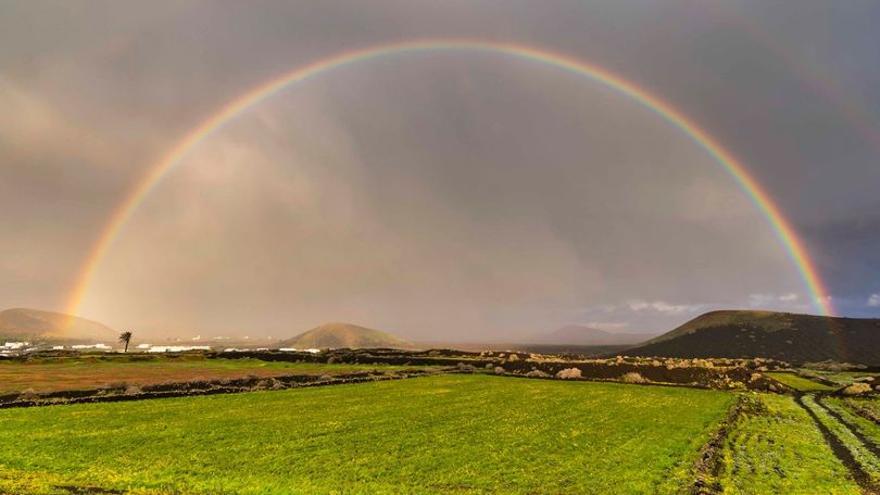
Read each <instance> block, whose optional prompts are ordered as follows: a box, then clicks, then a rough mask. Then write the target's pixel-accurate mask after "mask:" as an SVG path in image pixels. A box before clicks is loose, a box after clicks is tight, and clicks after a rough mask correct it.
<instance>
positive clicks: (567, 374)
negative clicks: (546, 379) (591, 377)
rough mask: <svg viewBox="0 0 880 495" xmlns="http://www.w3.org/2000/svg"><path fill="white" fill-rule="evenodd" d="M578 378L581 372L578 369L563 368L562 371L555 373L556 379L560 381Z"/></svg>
mask: <svg viewBox="0 0 880 495" xmlns="http://www.w3.org/2000/svg"><path fill="white" fill-rule="evenodd" d="M580 377H581V370H579V369H578V368H565V369H564V370H560V371H559V372H558V373H556V378H559V379H562V380H571V379H575V378H580Z"/></svg>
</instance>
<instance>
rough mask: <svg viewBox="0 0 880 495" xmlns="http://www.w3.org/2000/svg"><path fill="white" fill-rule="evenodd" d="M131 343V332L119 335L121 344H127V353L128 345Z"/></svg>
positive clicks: (126, 350)
mask: <svg viewBox="0 0 880 495" xmlns="http://www.w3.org/2000/svg"><path fill="white" fill-rule="evenodd" d="M129 342H131V332H122V333H120V334H119V343H120V344H125V351H124V352H128V343H129Z"/></svg>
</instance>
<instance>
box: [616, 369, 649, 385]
mask: <svg viewBox="0 0 880 495" xmlns="http://www.w3.org/2000/svg"><path fill="white" fill-rule="evenodd" d="M620 381H622V382H623V383H648V380H647V379H646V378H645V377H643V376H642V375H641V374H639V373H636V372H635V371H630V372H629V373H625V374H624V375H623V376H621V377H620Z"/></svg>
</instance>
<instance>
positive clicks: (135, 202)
mask: <svg viewBox="0 0 880 495" xmlns="http://www.w3.org/2000/svg"><path fill="white" fill-rule="evenodd" d="M449 50H464V51H470V52H484V53H492V54H499V55H506V56H510V57H514V58H518V59H523V60H530V61H534V62H538V63H541V64H545V65H548V66H552V67H556V68H558V69H561V70H563V71H567V72H570V73H573V74H577V75H580V76H583V77H586V78H588V79H590V80H592V81H595V82H598V83H601V84H603V85H605V86H607V87H609V88H611V89H613V90H615V91H617V92H618V93H621V94H623V95H626V96H628V97H630V98H632V99H633V100H635V101H637V102H639V103H640V104H642V105H643V106H644V107H646V108H648V109H650V110H651V111H653V112H654V113H655V114H657V115H659V116H660V117H661V118H663V119H664V120H665V121H666V122H668V123H670V124H672V125H674V126H675V127H677V128H678V129H680V130H681V131H682V132H684V133H685V134H686V135H687V136H689V137H690V138H691V139H692V140H693V141H694V143H696V144H697V145H699V146H700V147H702V148H703V149H704V150H705V151H706V152H707V153H708V154H709V155H710V156H712V157H713V158H714V159H715V160H716V161H717V162H718V163H719V164H720V165H721V166H722V167H723V168H724V169H725V170H726V171H727V172H728V173H729V174H730V176H732V177H733V179H734V180H735V181H736V183H737V184H738V185H739V187H740V188H741V189H742V190H743V191H744V192H745V193H746V194H747V195H748V197H749V198H750V199H751V200H752V202H753V203H754V204H755V206H756V207H757V208H758V210H759V211H760V212H761V213H762V214H763V215H764V216H765V217H766V218H767V221H768V222H769V223H770V225H771V226H772V228H773V230H774V231H775V233H776V236H777V237H778V239H779V241H780V242H781V243H782V245H783V246H784V247H785V249H786V251H787V252H788V253H789V256H790V258H791V260H792V262H793V263H794V265H795V267H796V268H797V270H798V272H799V273H800V275H801V278H802V279H803V282H804V284H805V286H806V288H807V291H808V292H809V294H810V297H811V299H812V303H813V305H814V306H815V308H816V310H818V311H819V312H820V313H821V314H823V315H832V314H833V309H832V307H831V303H830V298H829V297H827V296H826V292H825V289H824V287H823V284H822V282H821V279H820V277H819V274H818V272H817V270H816V268H815V266H814V265H813V263H812V261H811V260H810V257H809V256H808V254H807V251H806V249H805V248H804V246H803V243H802V242H801V240H800V239H799V238H798V236H797V234H796V232H795V230H794V229H793V228H792V226H791V225H790V224H789V222H788V221H787V220H786V218H785V217H784V216H783V215H782V212H781V211H780V209H779V207H778V206H777V205H776V204H774V203H773V201H772V200H771V198H770V196H769V195H768V194H767V192H766V191H764V189H763V188H762V187H761V186H760V185H759V184H758V182H757V181H756V180H755V179H754V178H753V177H752V176H751V175H750V174H749V172H748V170H747V169H746V167H744V166H743V165H742V163H740V162H739V161H738V160H737V159H736V158H734V157H733V155H731V154H730V153H729V152H727V151H726V150H725V149H724V148H723V147H722V146H721V145H720V144H719V143H718V142H717V141H716V140H715V139H714V138H713V137H712V136H710V135H709V133H708V132H706V131H705V130H704V129H702V128H700V127H699V126H697V125H696V124H695V123H694V122H693V121H692V120H690V119H689V118H688V117H686V116H685V115H684V114H682V113H681V112H679V111H678V110H676V109H675V108H674V107H672V106H671V105H670V104H669V103H667V102H665V101H663V100H662V99H660V98H658V97H657V96H654V95H652V94H651V93H649V92H648V91H647V90H645V89H642V88H640V87H638V86H636V85H635V84H634V83H632V82H630V81H627V80H626V79H624V78H622V77H620V76H618V75H616V74H614V73H612V72H610V71H608V70H605V69H603V68H601V67H598V66H595V65H591V64H588V63H586V62H583V61H580V60H578V59H576V58H573V57H570V56H567V55H562V54H558V53H553V52H549V51H546V50H542V49H538V48H533V47H528V46H523V45H517V44H512V43H500V42H492V41H482V40H471V39H430V40H420V41H408V42H398V43H392V44H385V45H378V46H372V47H368V48H363V49H358V50H353V51H348V52H344V53H340V54H337V55H334V56H331V57H328V58H324V59H321V60H317V61H315V62H312V63H310V64H308V65H304V66H301V67H298V68H296V69H294V70H292V71H290V72H287V73H284V74H281V75H280V76H278V77H276V78H274V79H272V80H270V81H268V82H266V83H263V84H260V85H259V86H257V87H255V88H253V89H251V90H249V91H247V92H246V93H244V94H242V95H241V96H239V97H238V98H236V99H235V100H232V101H230V102H229V103H227V104H226V105H224V106H223V107H221V108H220V109H219V110H218V111H217V112H216V113H214V114H213V115H211V116H210V117H208V118H207V119H206V120H204V121H203V122H202V123H201V124H199V125H198V126H197V127H196V128H194V129H192V130H191V131H190V132H189V133H188V134H187V135H186V136H184V137H183V139H181V140H180V141H178V142H177V144H175V146H174V147H173V148H172V149H171V150H170V151H169V152H168V154H166V155H165V156H164V157H163V158H162V159H161V160H159V161H158V162H157V163H156V164H155V165H153V166H152V167H151V168H150V169H149V172H148V173H147V174H146V175H145V176H144V177H143V179H142V180H141V181H140V182H138V183H137V184H136V185H135V186H134V188H133V189H132V190H131V191H130V193H129V194H128V195H127V196H126V198H125V200H124V201H123V202H122V203H121V204H120V205H119V206H118V207H117V208H116V210H115V211H114V212H113V215H112V216H111V217H110V219H109V221H108V222H107V223H106V225H105V226H104V228H103V230H102V231H101V234H100V235H99V237H98V239H97V241H96V242H95V244H94V245H93V246H92V249H91V251H90V252H89V254H88V257H87V258H86V260H85V262H84V263H83V264H82V267H81V269H80V271H79V273H78V275H77V277H76V279H75V283H74V286H73V288H72V290H71V291H70V294H69V297H68V300H67V305H66V312H67V313H68V314H72V315H73V314H77V313H78V311H79V307H80V305H81V303H82V300H83V298H84V297H85V295H86V292H87V290H88V288H89V284H90V282H91V279H92V276H93V273H94V271H95V269H96V267H97V266H98V264H99V263H100V262H101V259H102V258H103V257H104V255H105V254H106V252H107V250H108V249H109V247H110V246H111V245H112V244H113V241H114V239H115V238H116V237H117V235H118V234H119V232H120V230H121V229H122V227H123V226H124V225H125V224H126V222H127V221H128V220H129V218H130V217H131V215H132V214H133V213H134V211H135V210H137V208H138V206H139V205H140V204H141V202H142V201H143V200H144V198H146V197H147V196H148V195H149V194H150V191H152V190H153V188H154V187H155V186H156V185H157V184H158V183H159V182H160V181H161V180H162V178H163V177H164V176H165V175H166V174H167V173H168V171H169V170H171V169H172V168H174V166H175V165H177V164H179V163H180V162H181V161H182V159H183V158H184V157H185V156H187V154H188V153H189V152H190V150H192V149H193V148H194V147H195V146H196V145H197V144H199V143H200V142H202V141H204V140H205V139H206V138H208V137H209V136H211V135H212V134H213V133H214V132H216V131H217V130H218V129H220V128H221V127H223V125H224V124H226V123H227V122H229V121H231V120H233V119H234V118H235V117H237V116H238V115H240V114H242V113H243V112H245V111H246V110H248V109H249V108H251V107H253V106H254V105H256V104H258V103H260V102H261V101H264V100H266V99H267V98H269V97H271V96H272V95H274V94H277V93H278V92H280V91H282V90H283V89H285V88H287V87H288V86H290V85H292V84H296V83H298V82H302V81H305V80H307V79H310V78H313V77H315V76H318V75H320V74H323V73H325V72H329V71H331V70H333V69H337V68H340V67H343V66H347V65H350V64H355V63H361V62H367V61H370V60H375V59H377V58H380V57H386V56H389V55H398V54H407V53H423V52H433V51H449Z"/></svg>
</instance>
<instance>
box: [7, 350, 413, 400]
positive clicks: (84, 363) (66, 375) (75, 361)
mask: <svg viewBox="0 0 880 495" xmlns="http://www.w3.org/2000/svg"><path fill="white" fill-rule="evenodd" d="M394 368H399V367H394V366H389V365H372V364H370V365H366V364H326V363H296V362H281V361H277V362H271V361H261V360H258V359H247V358H243V359H207V358H205V357H204V356H202V355H198V354H194V355H179V356H173V357H172V356H161V355H160V356H150V355H134V356H118V355H107V356H90V357H76V358H70V359H58V358H52V359H33V360H28V361H26V362H20V361H12V360H10V361H0V394H5V393H13V392H22V391H25V390H29V391H33V392H52V391H60V390H81V389H91V388H100V387H104V386H108V385H113V384H119V383H124V384H127V385H137V386H143V385H150V384H157V383H167V382H187V381H194V380H217V379H229V378H239V377H246V376H260V377H272V376H282V375H308V374H314V375H322V374H334V373H351V372H355V371H365V370H372V369H382V370H388V369H394Z"/></svg>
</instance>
